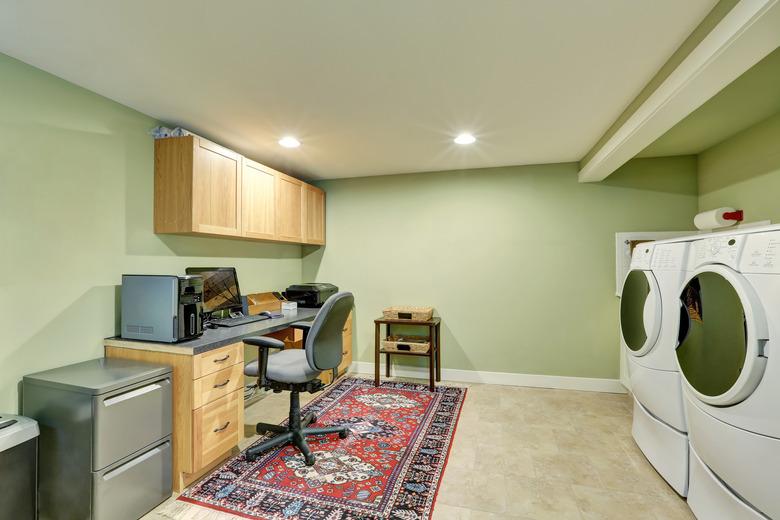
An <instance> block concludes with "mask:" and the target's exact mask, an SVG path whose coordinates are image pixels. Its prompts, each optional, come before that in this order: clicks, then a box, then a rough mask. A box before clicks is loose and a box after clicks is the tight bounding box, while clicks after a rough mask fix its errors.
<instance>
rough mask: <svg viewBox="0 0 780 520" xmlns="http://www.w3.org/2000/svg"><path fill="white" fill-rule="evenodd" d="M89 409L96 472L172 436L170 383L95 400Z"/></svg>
mask: <svg viewBox="0 0 780 520" xmlns="http://www.w3.org/2000/svg"><path fill="white" fill-rule="evenodd" d="M92 407H93V414H92V416H93V418H94V419H93V421H94V423H93V444H92V469H93V470H94V471H97V470H100V469H103V468H105V467H106V466H108V465H109V464H113V463H114V462H116V461H117V460H119V459H122V458H124V457H127V456H128V455H130V454H131V453H134V452H136V451H138V450H140V449H142V448H144V447H146V446H149V445H150V444H152V443H153V442H156V441H159V440H160V439H161V438H163V437H165V436H167V435H170V434H171V430H172V413H171V379H170V377H164V378H162V379H155V380H151V381H144V382H142V383H138V384H136V385H134V386H130V387H125V388H123V389H122V390H120V391H115V392H111V393H108V394H104V395H100V396H95V397H93V398H92Z"/></svg>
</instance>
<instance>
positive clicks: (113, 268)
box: [0, 54, 301, 412]
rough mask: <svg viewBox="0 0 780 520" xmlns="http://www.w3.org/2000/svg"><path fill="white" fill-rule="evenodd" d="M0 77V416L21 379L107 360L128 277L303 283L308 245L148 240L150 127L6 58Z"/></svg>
mask: <svg viewBox="0 0 780 520" xmlns="http://www.w3.org/2000/svg"><path fill="white" fill-rule="evenodd" d="M0 78H2V88H1V89H0V244H2V251H1V252H0V273H2V277H0V330H2V334H0V412H3V411H5V412H9V411H10V412H13V411H15V410H16V408H17V384H18V382H19V381H20V378H21V376H22V375H23V374H25V373H30V372H33V371H37V370H42V369H46V368H51V367H55V366H59V365H63V364H67V363H72V362H77V361H82V360H85V359H89V358H93V357H98V356H101V355H102V347H101V339H102V338H103V337H106V336H111V335H113V334H115V333H116V332H117V317H118V314H117V295H118V292H117V284H119V283H120V281H121V274H122V273H172V274H176V273H183V271H184V268H185V267H186V266H188V265H207V264H218V265H234V266H236V267H237V269H238V273H239V277H240V281H241V286H242V289H243V290H245V292H247V291H261V290H271V289H279V288H283V287H286V285H287V284H289V283H292V282H298V281H299V280H300V276H301V258H300V257H301V248H300V246H291V245H290V246H285V245H276V244H259V243H252V242H246V241H238V240H235V241H234V240H217V239H211V238H194V237H178V236H157V235H154V234H153V233H152V189H153V141H152V138H151V137H149V136H148V135H147V131H148V130H149V129H150V128H151V127H153V126H154V125H155V124H156V122H155V121H154V120H152V119H150V118H148V117H146V116H144V115H142V114H140V113H138V112H135V111H133V110H131V109H129V108H126V107H123V106H121V105H119V104H117V103H114V102H112V101H110V100H107V99H105V98H102V97H100V96H98V95H96V94H93V93H91V92H88V91H86V90H84V89H81V88H79V87H76V86H74V85H72V84H69V83H67V82H65V81H63V80H60V79H58V78H55V77H53V76H51V75H49V74H46V73H44V72H42V71H40V70H37V69H34V68H32V67H30V66H28V65H25V64H22V63H20V62H18V61H15V60H12V59H11V58H9V57H7V56H4V55H2V54H0Z"/></svg>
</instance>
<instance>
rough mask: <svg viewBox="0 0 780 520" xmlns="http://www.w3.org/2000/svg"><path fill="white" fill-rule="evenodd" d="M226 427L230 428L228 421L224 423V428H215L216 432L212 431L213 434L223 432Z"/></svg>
mask: <svg viewBox="0 0 780 520" xmlns="http://www.w3.org/2000/svg"><path fill="white" fill-rule="evenodd" d="M228 426H230V421H228V422H226V423H225V426H223V427H222V428H217V429H216V430H214V433H219V432H223V431H225V430H226V429H227V427H228Z"/></svg>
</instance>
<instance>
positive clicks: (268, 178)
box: [241, 158, 279, 240]
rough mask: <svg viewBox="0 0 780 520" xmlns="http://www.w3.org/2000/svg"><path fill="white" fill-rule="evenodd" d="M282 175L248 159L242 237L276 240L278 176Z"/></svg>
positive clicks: (243, 183) (243, 191) (242, 190)
mask: <svg viewBox="0 0 780 520" xmlns="http://www.w3.org/2000/svg"><path fill="white" fill-rule="evenodd" d="M278 173H279V172H277V171H275V170H272V169H271V168H268V167H266V166H263V165H262V164H260V163H257V162H255V161H253V160H251V159H246V158H244V162H243V175H242V178H241V181H242V186H241V192H242V195H243V199H242V205H241V207H242V220H241V224H242V226H241V234H242V236H244V237H247V238H260V239H266V240H274V239H275V238H276V177H277V174H278Z"/></svg>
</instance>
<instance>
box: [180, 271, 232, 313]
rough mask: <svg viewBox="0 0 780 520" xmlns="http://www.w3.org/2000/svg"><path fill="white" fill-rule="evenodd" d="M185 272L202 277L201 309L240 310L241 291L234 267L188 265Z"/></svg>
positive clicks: (205, 310) (210, 310)
mask: <svg viewBox="0 0 780 520" xmlns="http://www.w3.org/2000/svg"><path fill="white" fill-rule="evenodd" d="M186 272H187V274H197V275H200V276H202V277H203V310H204V312H214V311H221V310H228V311H234V310H239V311H240V310H241V291H240V290H239V288H238V276H237V275H236V268H235V267H188V268H187V271H186Z"/></svg>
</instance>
